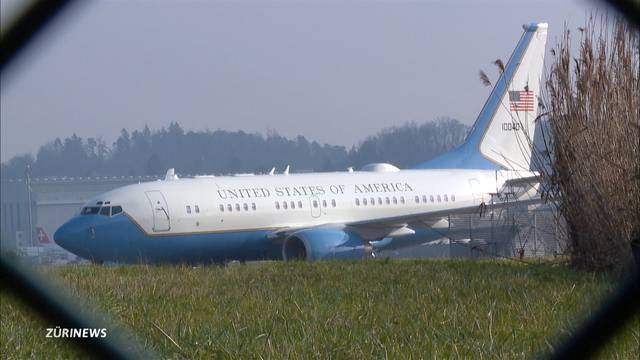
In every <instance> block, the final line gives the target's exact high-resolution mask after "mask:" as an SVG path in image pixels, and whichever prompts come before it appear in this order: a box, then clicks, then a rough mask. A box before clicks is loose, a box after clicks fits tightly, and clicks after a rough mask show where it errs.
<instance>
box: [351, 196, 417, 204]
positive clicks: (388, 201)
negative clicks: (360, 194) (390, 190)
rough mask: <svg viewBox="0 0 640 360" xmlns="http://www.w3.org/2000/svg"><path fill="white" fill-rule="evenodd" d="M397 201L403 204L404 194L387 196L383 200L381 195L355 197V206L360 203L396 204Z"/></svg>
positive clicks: (404, 201)
mask: <svg viewBox="0 0 640 360" xmlns="http://www.w3.org/2000/svg"><path fill="white" fill-rule="evenodd" d="M398 203H399V204H401V205H404V204H405V203H406V200H405V198H404V196H400V197H399V198H398V197H395V196H392V197H389V196H387V197H385V198H384V201H383V199H382V197H378V198H377V199H376V198H375V197H370V198H362V199H360V198H356V206H360V205H361V204H362V206H367V205H371V206H374V205H376V204H377V205H383V204H386V205H391V204H393V205H398Z"/></svg>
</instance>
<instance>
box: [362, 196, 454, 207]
mask: <svg viewBox="0 0 640 360" xmlns="http://www.w3.org/2000/svg"><path fill="white" fill-rule="evenodd" d="M449 200H451V201H456V196H455V195H451V196H448V195H446V194H445V195H442V196H441V195H435V196H434V195H429V198H428V199H427V195H422V196H419V195H416V196H415V198H414V201H415V203H416V204H420V203H421V202H422V203H424V204H426V203H427V202H431V203H434V202H436V201H437V202H443V201H444V202H449ZM355 202H356V206H360V205H362V206H367V205H370V206H375V205H383V204H386V205H391V204H393V205H398V204H400V205H404V204H405V203H406V199H405V197H404V196H400V197H399V198H398V197H395V196H392V197H389V196H387V197H385V198H384V199H383V198H382V197H378V198H375V197H370V198H366V197H363V198H356V199H355Z"/></svg>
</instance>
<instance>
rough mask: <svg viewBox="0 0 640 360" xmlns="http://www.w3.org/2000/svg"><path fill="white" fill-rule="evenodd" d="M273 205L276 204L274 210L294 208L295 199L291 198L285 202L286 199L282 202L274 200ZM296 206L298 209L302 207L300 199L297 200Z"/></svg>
mask: <svg viewBox="0 0 640 360" xmlns="http://www.w3.org/2000/svg"><path fill="white" fill-rule="evenodd" d="M275 205H276V210H280V209H284V210H287V209H289V208H291V209H295V208H296V202H295V201H293V200H292V201H290V202H286V201H283V202H280V201H276V202H275ZM297 208H298V209H302V201H301V200H298V202H297Z"/></svg>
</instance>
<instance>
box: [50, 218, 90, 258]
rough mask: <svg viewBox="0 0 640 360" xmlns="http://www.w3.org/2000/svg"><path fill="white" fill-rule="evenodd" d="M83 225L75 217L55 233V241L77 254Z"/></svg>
mask: <svg viewBox="0 0 640 360" xmlns="http://www.w3.org/2000/svg"><path fill="white" fill-rule="evenodd" d="M82 228H83V227H82V226H80V224H78V223H77V221H76V220H75V219H71V220H69V221H67V222H66V223H64V224H63V225H62V226H60V227H59V228H58V230H56V232H55V233H54V234H53V241H55V242H56V244H58V245H60V246H61V247H62V248H64V249H66V250H68V251H70V252H72V253H74V254H77V253H78V249H79V247H80V243H81V241H82V239H81V231H82Z"/></svg>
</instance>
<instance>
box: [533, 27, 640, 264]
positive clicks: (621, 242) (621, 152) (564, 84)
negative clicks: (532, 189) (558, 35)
mask: <svg viewBox="0 0 640 360" xmlns="http://www.w3.org/2000/svg"><path fill="white" fill-rule="evenodd" d="M578 31H579V33H580V34H579V36H580V50H579V53H578V55H577V56H576V57H574V56H573V55H572V54H571V41H572V38H571V32H570V31H569V30H568V29H566V30H565V32H564V36H563V38H562V41H561V42H560V44H559V45H558V46H557V48H556V49H554V50H552V55H553V64H552V67H551V71H550V75H549V77H548V79H547V93H546V94H545V101H544V103H545V104H546V106H547V109H546V110H548V113H547V115H548V118H549V120H550V121H549V123H550V129H551V136H550V139H551V140H550V141H547V143H548V144H549V150H550V151H549V152H548V153H547V154H549V155H548V157H547V158H543V159H542V161H543V162H546V163H550V166H549V167H547V169H549V170H548V171H547V174H546V178H547V180H548V188H547V189H546V191H547V192H549V193H550V195H551V197H553V198H555V199H556V201H557V205H558V208H559V213H560V214H562V216H563V217H564V219H565V220H566V222H567V225H568V226H567V230H568V234H567V235H568V239H569V244H568V252H569V255H570V256H571V258H572V261H573V263H574V265H576V266H578V267H580V268H587V269H610V268H616V267H619V266H620V265H621V264H624V263H625V262H626V261H627V260H628V258H629V257H630V254H631V247H630V242H631V240H632V239H633V238H636V237H638V236H640V216H639V215H638V214H640V95H639V94H640V76H639V71H640V70H639V67H640V62H639V54H638V51H639V43H638V41H639V38H638V32H637V31H636V30H634V29H633V28H630V27H629V26H628V25H627V24H626V23H625V22H624V21H622V20H615V21H613V22H612V21H611V19H610V18H607V17H606V16H603V17H601V18H600V20H599V21H596V20H594V18H593V17H591V18H590V19H589V20H588V21H587V24H586V25H585V27H584V28H579V30H578ZM542 168H544V166H542Z"/></svg>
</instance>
